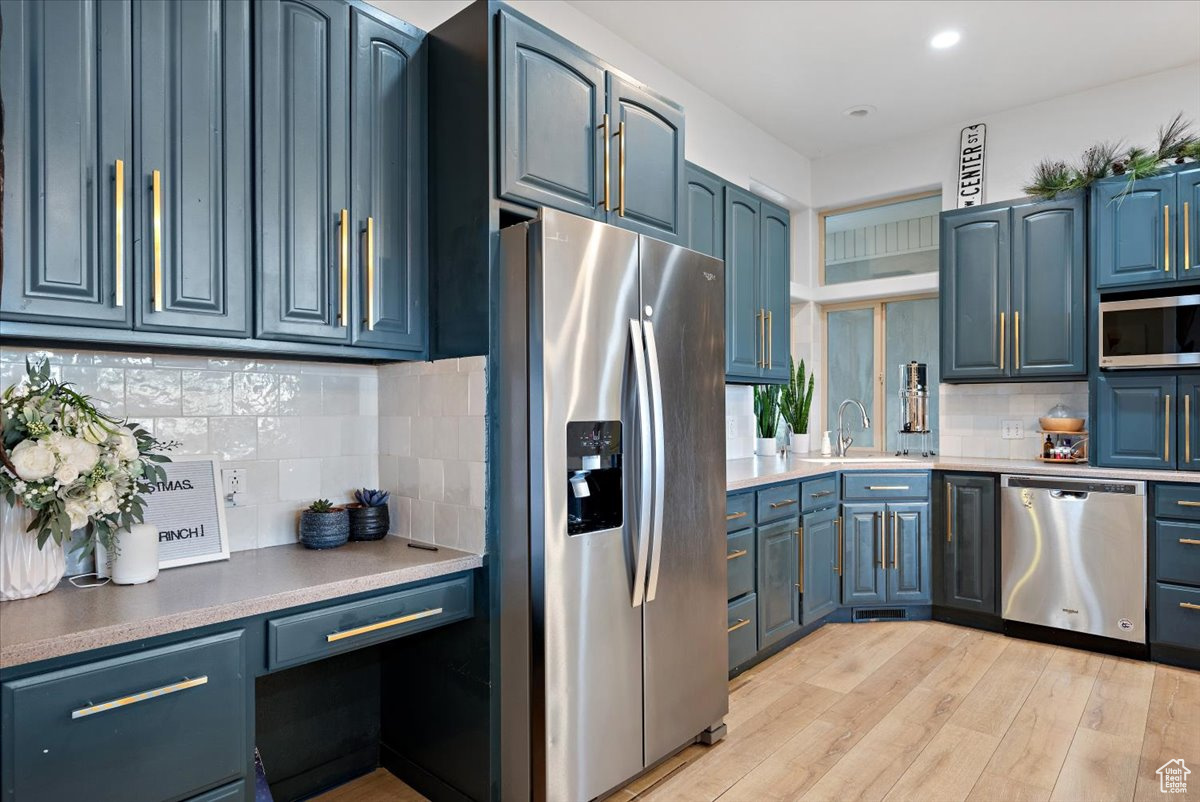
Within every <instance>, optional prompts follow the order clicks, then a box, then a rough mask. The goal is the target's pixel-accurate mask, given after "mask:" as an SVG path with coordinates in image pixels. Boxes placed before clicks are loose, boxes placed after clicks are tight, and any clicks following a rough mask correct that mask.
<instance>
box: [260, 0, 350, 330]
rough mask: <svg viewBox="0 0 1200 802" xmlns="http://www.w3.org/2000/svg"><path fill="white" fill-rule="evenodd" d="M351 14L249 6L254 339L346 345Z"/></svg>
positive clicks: (338, 8) (275, 2)
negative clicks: (255, 234)
mask: <svg viewBox="0 0 1200 802" xmlns="http://www.w3.org/2000/svg"><path fill="white" fill-rule="evenodd" d="M349 27H350V8H349V6H347V5H346V4H345V3H343V2H342V1H341V0H258V3H257V5H256V6H255V53H254V65H255V75H256V79H257V80H256V83H255V101H256V109H255V123H256V134H255V156H256V163H257V171H256V175H257V191H256V207H257V209H258V219H257V221H256V224H257V226H258V241H257V246H258V248H257V250H258V292H257V294H256V295H257V306H258V310H257V311H258V320H257V329H258V335H259V336H260V337H263V338H266V339H282V340H300V341H306V342H326V343H344V342H348V341H349V339H350V334H349V332H350V328H349V319H348V318H349V317H350V312H349V306H350V293H351V291H352V287H351V285H350V281H351V276H352V266H351V259H353V258H354V256H355V255H356V254H357V248H356V247H354V242H355V240H356V239H357V237H356V236H355V232H354V231H352V230H351V229H352V228H354V225H353V223H352V221H351V219H350V215H349V209H350V158H349V136H350V92H349V89H350V84H349V76H348V72H349V52H348V50H349V39H350V34H349Z"/></svg>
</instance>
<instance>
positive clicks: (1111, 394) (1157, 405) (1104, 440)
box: [1092, 373, 1194, 468]
mask: <svg viewBox="0 0 1200 802" xmlns="http://www.w3.org/2000/svg"><path fill="white" fill-rule="evenodd" d="M1093 392H1095V393H1097V394H1098V397H1097V401H1096V414H1097V421H1096V422H1095V423H1094V424H1093V426H1092V428H1093V429H1094V430H1095V431H1094V432H1093V434H1092V440H1093V444H1094V446H1095V450H1096V464H1097V465H1100V466H1102V467H1105V468H1174V467H1175V464H1176V458H1177V455H1178V449H1177V447H1176V415H1177V409H1178V405H1179V403H1180V399H1179V395H1178V392H1177V388H1176V381H1175V377H1174V376H1163V375H1158V374H1119V375H1118V374H1110V373H1106V374H1101V375H1100V376H1098V377H1097V378H1096V383H1095V389H1094V390H1093ZM1193 403H1194V400H1193Z"/></svg>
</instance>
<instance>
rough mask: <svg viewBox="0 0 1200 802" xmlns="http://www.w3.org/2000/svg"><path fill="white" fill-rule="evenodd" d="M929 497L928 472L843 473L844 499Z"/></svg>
mask: <svg viewBox="0 0 1200 802" xmlns="http://www.w3.org/2000/svg"><path fill="white" fill-rule="evenodd" d="M885 498H916V499H926V498H929V474H928V473H847V474H843V475H842V500H843V501H860V500H874V499H885Z"/></svg>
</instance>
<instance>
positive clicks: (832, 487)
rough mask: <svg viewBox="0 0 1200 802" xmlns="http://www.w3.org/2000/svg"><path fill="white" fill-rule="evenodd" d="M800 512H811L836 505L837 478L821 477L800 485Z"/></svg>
mask: <svg viewBox="0 0 1200 802" xmlns="http://www.w3.org/2000/svg"><path fill="white" fill-rule="evenodd" d="M800 499H801V505H802V509H801V511H802V512H811V511H812V510H819V509H822V508H824V507H832V506H833V505H834V504H837V503H838V492H837V477H836V476H822V477H821V478H820V479H813V480H811V481H808V482H804V483H803V484H801V485H800Z"/></svg>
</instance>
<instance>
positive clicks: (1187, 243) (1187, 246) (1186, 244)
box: [1183, 201, 1192, 270]
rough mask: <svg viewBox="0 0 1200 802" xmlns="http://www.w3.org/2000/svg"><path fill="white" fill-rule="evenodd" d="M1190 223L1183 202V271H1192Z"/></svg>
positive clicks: (1186, 207) (1185, 204)
mask: <svg viewBox="0 0 1200 802" xmlns="http://www.w3.org/2000/svg"><path fill="white" fill-rule="evenodd" d="M1190 225H1191V221H1190V220H1189V219H1188V202H1187V201H1184V202H1183V269H1184V270H1191V269H1192V253H1191V247H1192V238H1191V236H1190V233H1189V232H1190Z"/></svg>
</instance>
